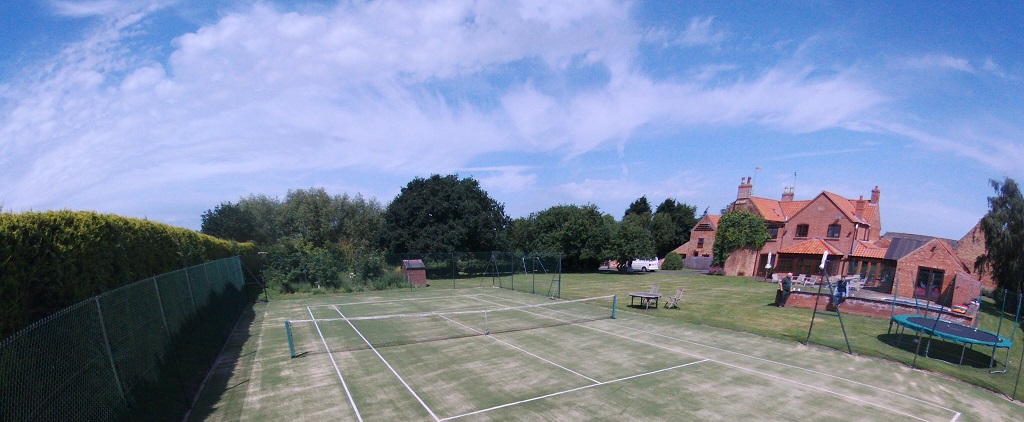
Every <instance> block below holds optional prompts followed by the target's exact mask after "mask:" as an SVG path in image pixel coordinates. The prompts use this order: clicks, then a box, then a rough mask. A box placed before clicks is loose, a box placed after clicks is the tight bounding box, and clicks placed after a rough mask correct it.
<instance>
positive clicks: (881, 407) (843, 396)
mask: <svg viewBox="0 0 1024 422" xmlns="http://www.w3.org/2000/svg"><path fill="white" fill-rule="evenodd" d="M492 297H495V296H492ZM495 298H496V299H505V298H501V297H495ZM519 303H522V302H519ZM498 305H500V304H498ZM557 312H560V313H566V314H569V315H572V314H571V313H568V312H565V311H557ZM530 313H533V314H536V315H539V316H543V317H546V318H551V319H555V320H557V321H563V320H561V319H558V318H555V317H552V316H547V315H542V314H537V313H535V312H530ZM604 323H606V324H610V325H614V326H617V327H621V328H625V329H627V330H632V331H635V332H639V333H643V334H648V335H653V336H657V337H663V338H666V339H670V340H676V341H681V342H684V343H690V344H694V345H698V346H702V347H707V348H710V349H715V350H719V351H723V352H728V353H733V354H736V355H740V356H744V357H748V358H751V359H756V360H761V361H764V362H769V363H773V364H777V365H782V366H787V367H790V368H794V369H799V370H803V371H807V372H810V373H813V374H815V375H823V376H827V377H831V378H834V379H838V380H842V381H846V382H849V383H852V384H857V385H861V386H864V387H868V388H871V389H875V390H878V391H882V392H885V393H889V394H894V395H897V396H900V397H903V398H907V399H911V400H914V401H917V402H920V403H924V404H926V405H929V406H932V407H935V408H936V409H940V410H945V411H947V412H950V413H953V414H954V416H953V419H952V420H951V422H955V421H956V420H957V419H959V418H960V412H957V411H955V410H953V409H949V408H946V407H943V406H940V405H937V404H935V403H931V402H928V401H925V400H922V399H918V398H916V397H911V396H907V395H905V394H901V393H898V392H895V391H889V390H886V389H884V388H880V387H876V386H873V385H869V384H865V383H862V382H859V381H853V380H849V379H845V378H842V377H839V376H836V375H831V374H827V373H823V372H819V371H814V370H811V369H807V368H801V367H799V366H795V365H789V364H786V363H782V362H776V361H773V360H769V359H765V358H761V357H757V356H751V355H747V354H743V353H739V352H734V351H732V350H726V349H722V348H718V347H714V346H707V345H704V344H701V343H697V342H694V341H690V340H685V339H681V338H676V337H671V336H666V335H664V334H659V333H655V332H650V331H645V330H640V329H636V328H633V327H627V326H624V325H622V324H613V323H610V322H607V321H604ZM580 326H581V327H584V328H589V329H591V330H594V331H598V332H601V333H605V334H609V335H612V336H616V337H621V338H624V339H628V340H632V341H636V342H638V343H641V344H646V345H649V346H654V347H657V348H661V349H665V350H670V351H675V352H677V353H683V354H686V355H690V356H694V357H697V358H701V359H706V360H710V361H712V362H715V363H718V364H721V365H723V366H728V367H732V368H736V369H739V370H743V371H749V372H752V373H756V374H759V375H764V376H769V377H772V378H776V379H779V380H782V381H787V382H791V383H794V384H797V385H802V386H806V387H809V388H813V389H816V390H819V391H822V392H825V393H828V394H832V395H836V396H839V397H842V398H844V399H847V400H854V401H858V402H862V403H865V404H867V405H870V406H874V407H877V408H880V409H884V410H887V411H890V412H893V413H896V414H899V415H903V416H907V417H910V418H913V419H917V420H922V421H926V419H921V418H919V417H917V416H914V415H911V414H908V413H904V412H901V411H898V410H895V409H890V408H888V407H885V406H882V405H878V404H875V403H872V402H869V401H867V400H864V399H859V398H856V397H849V396H846V395H843V394H842V393H839V392H836V391H832V390H828V389H825V388H821V387H815V386H811V385H807V384H803V383H801V382H798V381H795V380H791V379H787V378H783V377H781V376H777V375H770V374H766V373H762V372H759V371H756V370H754V369H750V368H744V367H741V366H737V365H735V364H729V363H725V362H722V361H719V360H716V359H711V358H707V357H704V356H701V355H698V354H695V353H690V352H685V351H680V350H676V349H671V348H668V347H666V346H662V345H659V344H655V343H649V342H646V341H642V340H639V339H635V338H632V337H628V336H624V335H621V334H618V333H613V332H611V331H607V330H602V329H599V328H596V327H591V326H588V325H580Z"/></svg>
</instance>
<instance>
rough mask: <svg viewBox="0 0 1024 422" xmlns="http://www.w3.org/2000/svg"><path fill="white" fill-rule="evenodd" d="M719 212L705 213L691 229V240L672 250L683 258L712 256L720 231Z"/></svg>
mask: <svg viewBox="0 0 1024 422" xmlns="http://www.w3.org/2000/svg"><path fill="white" fill-rule="evenodd" d="M720 218H722V216H721V215H719V214H704V216H703V217H701V219H700V220H698V221H697V224H694V225H693V228H692V229H690V240H689V241H687V242H686V243H684V244H682V245H680V246H679V247H678V248H675V249H673V250H672V252H674V253H677V254H679V256H681V257H683V258H687V257H696V256H707V257H710V256H711V253H712V250H713V248H714V246H715V233H717V231H718V219H720Z"/></svg>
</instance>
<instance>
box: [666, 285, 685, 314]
mask: <svg viewBox="0 0 1024 422" xmlns="http://www.w3.org/2000/svg"><path fill="white" fill-rule="evenodd" d="M680 300H683V288H682V287H680V288H679V289H677V290H676V295H675V296H672V297H670V298H668V299H665V309H671V308H676V309H679V301H680Z"/></svg>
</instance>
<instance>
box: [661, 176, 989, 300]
mask: <svg viewBox="0 0 1024 422" xmlns="http://www.w3.org/2000/svg"><path fill="white" fill-rule="evenodd" d="M752 191H753V183H752V179H750V178H742V179H741V180H740V185H739V189H738V191H737V195H736V201H734V202H733V203H732V204H730V205H729V207H727V209H728V210H730V211H731V210H748V211H751V212H753V213H755V214H757V215H760V216H761V217H763V218H764V219H765V224H766V225H767V227H768V232H769V235H770V236H771V238H770V239H769V241H768V242H767V243H765V245H764V247H762V248H761V249H760V250H759V251H754V250H739V251H735V252H733V253H732V254H730V256H729V259H728V260H727V261H726V263H725V273H726V274H729V275H752V276H758V277H767V276H768V275H769V274H768V272H767V271H769V270H768V269H766V268H765V266H766V264H767V263H768V257H769V254H771V256H772V260H771V263H772V268H771V269H770V271H771V272H792V273H794V274H808V275H812V274H818V273H819V269H818V266H819V264H820V263H821V257H822V255H823V254H824V252H826V251H827V252H828V269H829V272H830V274H843V275H854V274H856V275H860V276H861V278H863V279H864V280H866V281H867V285H868V286H871V287H873V288H875V290H877V291H881V292H884V293H893V287H894V286H898V289H897V290H898V291H897V292H896V293H897V294H898V295H900V296H906V297H914V296H917V297H924V298H928V299H930V300H934V301H938V302H942V303H945V304H947V305H949V304H960V303H964V302H966V301H968V300H970V299H973V298H975V297H978V295H980V293H981V286H982V282H981V281H979V280H978V279H977V278H975V276H974V275H972V272H973V271H972V270H973V266H972V265H968V264H967V263H965V262H967V260H971V262H970V263H971V264H973V259H976V257H977V254H980V252H978V251H979V250H980V251H984V240H983V236H980V238H981V240H980V245H981V248H980V249H978V245H979V234H980V231H979V230H978V227H975V229H974V230H972V231H971V233H968V234H967V235H966V236H965V237H964V239H962V240H967V241H968V242H965V243H966V246H967V248H965V249H964V250H963V251H960V250H959V249H958V246H959V243H961V242H958V241H955V240H949V239H940V238H936V237H932V236H922V235H913V234H907V233H886V234H885V236H882V235H881V233H882V227H881V225H882V224H881V212H880V208H879V200H880V197H881V191H880V190H879V189H878V186H875V188H874V189H872V191H871V196H870V199H864V197H863V196H861V197H860V198H858V199H848V198H845V197H843V196H841V195H838V194H835V193H832V192H827V191H823V192H821V193H820V194H818V195H817V196H815V197H814V198H813V199H810V200H795V199H794V190H793V188H786V189H784V191H783V193H782V196H781V199H778V200H776V199H771V198H764V197H758V196H753V195H752ZM716 222H717V219H716ZM715 227H716V228H717V224H716V225H715ZM704 236H705V238H708V237H712V238H713V235H710V234H705V235H704ZM691 239H692V237H691ZM683 246H686V245H683ZM683 246H681V247H680V248H679V249H677V250H682V249H685V248H684V247H683ZM709 249H710V247H709ZM734 255H735V256H734ZM895 281H898V283H894V282H895Z"/></svg>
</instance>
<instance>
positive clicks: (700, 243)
mask: <svg viewBox="0 0 1024 422" xmlns="http://www.w3.org/2000/svg"><path fill="white" fill-rule="evenodd" d="M703 247H704V238H703V237H698V238H697V249H700V248H703Z"/></svg>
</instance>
